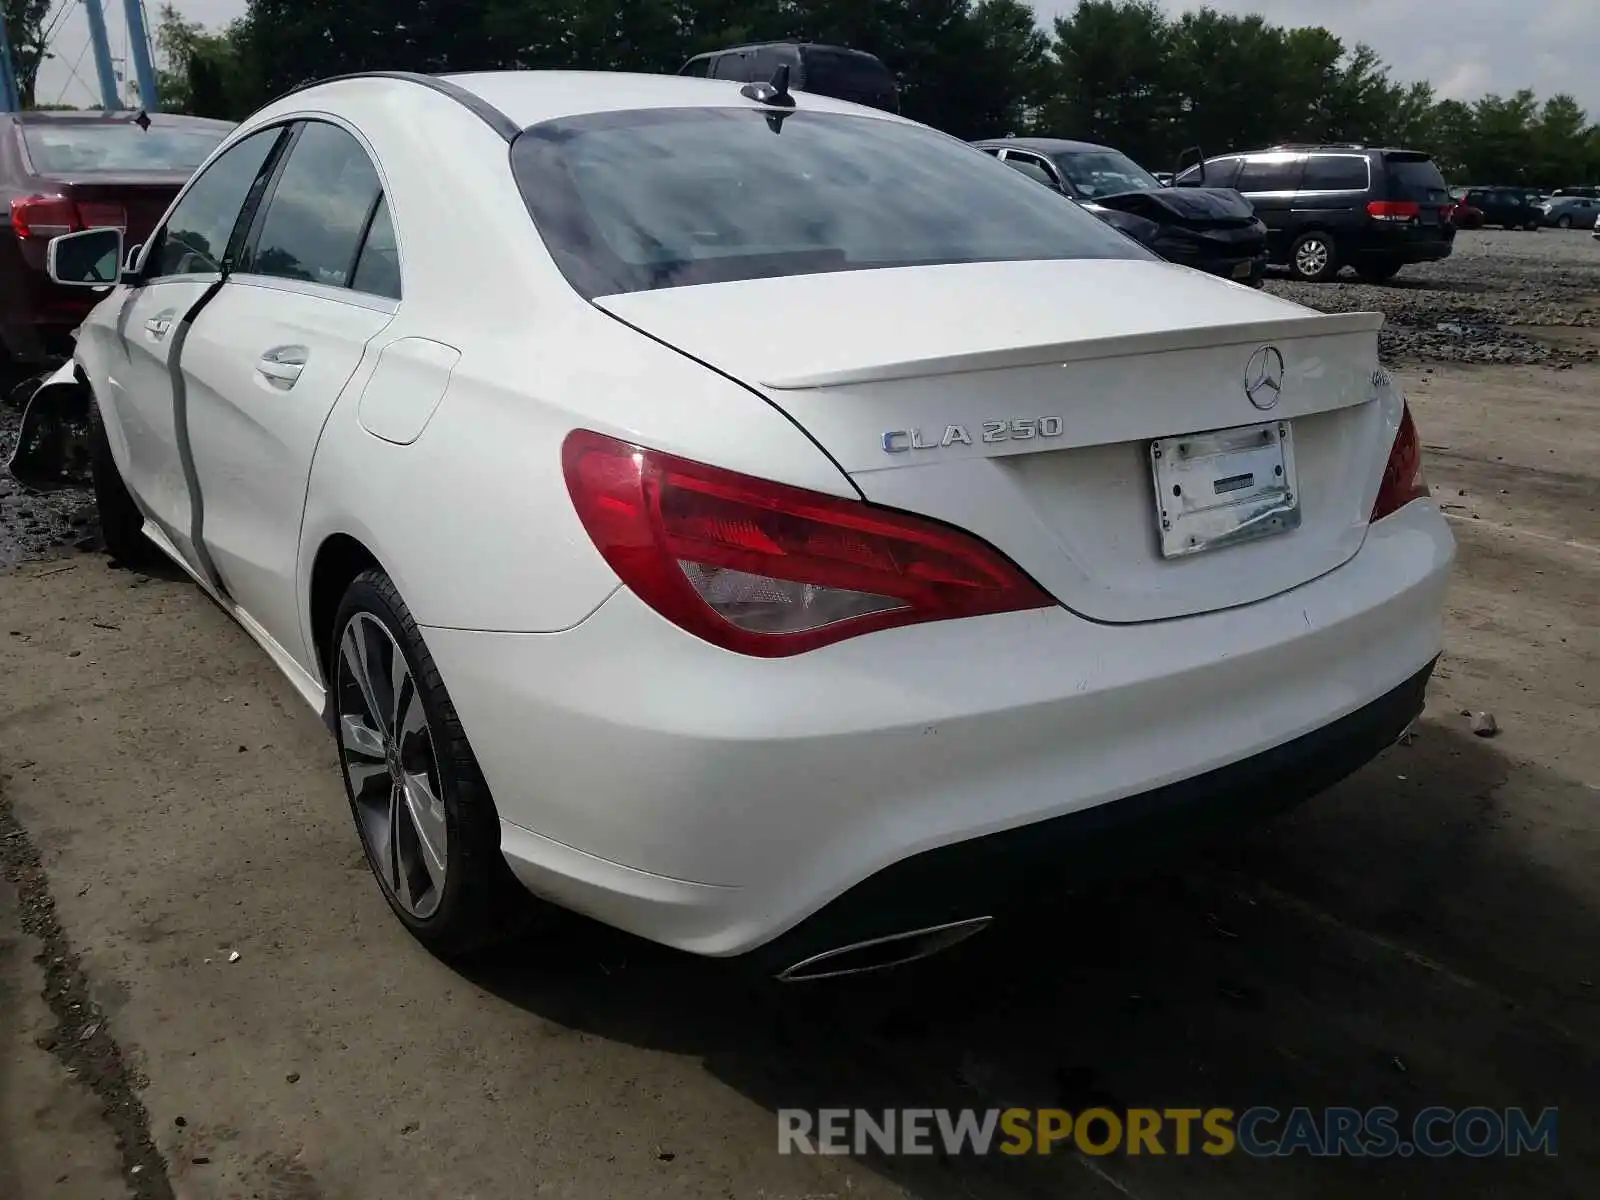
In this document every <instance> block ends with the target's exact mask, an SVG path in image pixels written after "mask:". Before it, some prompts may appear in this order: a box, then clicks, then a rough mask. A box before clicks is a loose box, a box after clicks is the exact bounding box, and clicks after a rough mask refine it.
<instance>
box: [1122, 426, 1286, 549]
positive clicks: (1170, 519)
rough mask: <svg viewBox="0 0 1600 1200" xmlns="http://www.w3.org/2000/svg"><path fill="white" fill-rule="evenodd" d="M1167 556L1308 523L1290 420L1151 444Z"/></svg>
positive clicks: (1151, 466) (1215, 546) (1253, 538)
mask: <svg viewBox="0 0 1600 1200" xmlns="http://www.w3.org/2000/svg"><path fill="white" fill-rule="evenodd" d="M1150 474H1151V477H1152V479H1153V480H1154V481H1155V489H1156V520H1157V524H1158V529H1157V532H1158V533H1159V534H1160V536H1161V554H1162V557H1164V558H1181V557H1183V556H1185V555H1189V554H1199V553H1201V552H1202V551H1205V550H1215V549H1217V548H1218V547H1220V546H1235V545H1238V544H1239V543H1240V542H1250V541H1254V540H1255V539H1256V538H1262V537H1270V536H1271V535H1273V534H1276V533H1285V532H1287V531H1289V530H1291V529H1298V528H1299V527H1300V493H1299V489H1298V488H1297V487H1296V484H1295V473H1294V439H1293V436H1292V434H1291V431H1290V424H1289V422H1288V421H1268V422H1266V423H1265V424H1262V425H1244V426H1241V427H1240V428H1238V429H1218V430H1213V431H1212V432H1210V433H1193V434H1186V435H1185V436H1183V437H1169V438H1160V439H1158V440H1156V441H1154V442H1151V443H1150Z"/></svg>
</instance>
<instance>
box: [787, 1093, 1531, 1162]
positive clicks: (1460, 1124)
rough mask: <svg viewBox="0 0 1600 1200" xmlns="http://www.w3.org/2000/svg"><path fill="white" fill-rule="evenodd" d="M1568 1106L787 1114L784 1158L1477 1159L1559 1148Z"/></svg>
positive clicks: (908, 1110)
mask: <svg viewBox="0 0 1600 1200" xmlns="http://www.w3.org/2000/svg"><path fill="white" fill-rule="evenodd" d="M1558 1119H1559V1112H1558V1110H1557V1109H1554V1108H1546V1109H1541V1110H1539V1111H1538V1113H1537V1114H1534V1113H1532V1112H1530V1111H1529V1110H1525V1109H1521V1108H1503V1109H1497V1108H1483V1107H1476V1108H1462V1109H1455V1108H1445V1107H1441V1106H1434V1107H1429V1108H1424V1109H1421V1110H1420V1111H1418V1112H1417V1113H1415V1114H1414V1115H1412V1116H1410V1117H1404V1116H1402V1114H1401V1113H1400V1112H1399V1110H1397V1109H1393V1108H1383V1107H1379V1108H1366V1109H1361V1108H1345V1107H1331V1108H1304V1107H1301V1108H1291V1109H1288V1110H1286V1111H1285V1110H1279V1109H1277V1108H1272V1107H1268V1106H1265V1105H1259V1106H1256V1107H1253V1108H1247V1109H1243V1110H1235V1109H1231V1108H1165V1109H1158V1108H1130V1109H1126V1110H1121V1111H1116V1110H1112V1109H1109V1108H1090V1109H1084V1110H1083V1111H1081V1112H1071V1111H1069V1110H1067V1109H1061V1108H1038V1109H1032V1108H1008V1109H997V1108H991V1109H981V1110H980V1109H970V1108H968V1109H948V1108H903V1109H884V1110H876V1111H869V1110H867V1109H859V1108H857V1109H851V1108H824V1109H815V1110H813V1109H800V1108H784V1109H779V1110H778V1152H779V1153H780V1154H867V1153H869V1152H873V1151H876V1152H878V1153H881V1154H896V1155H899V1154H908V1155H915V1154H941V1153H942V1154H945V1155H949V1156H952V1157H954V1156H957V1155H985V1154H996V1153H998V1154H1010V1155H1024V1154H1052V1153H1056V1152H1067V1151H1076V1152H1078V1153H1081V1154H1092V1155H1105V1154H1127V1155H1166V1154H1171V1155H1178V1156H1184V1155H1194V1154H1199V1155H1209V1156H1211V1157H1221V1156H1223V1155H1233V1154H1244V1155H1247V1156H1249V1157H1251V1158H1284V1157H1290V1156H1293V1155H1296V1154H1304V1155H1308V1156H1310V1157H1313V1158H1338V1157H1351V1158H1390V1157H1395V1156H1398V1157H1401V1158H1410V1157H1412V1156H1413V1155H1417V1156H1421V1157H1425V1158H1448V1157H1450V1156H1452V1155H1463V1156H1465V1157H1469V1158H1488V1157H1492V1156H1507V1157H1515V1156H1517V1155H1522V1154H1543V1155H1550V1156H1553V1155H1555V1153H1556V1148H1557V1146H1556V1133H1557V1124H1558Z"/></svg>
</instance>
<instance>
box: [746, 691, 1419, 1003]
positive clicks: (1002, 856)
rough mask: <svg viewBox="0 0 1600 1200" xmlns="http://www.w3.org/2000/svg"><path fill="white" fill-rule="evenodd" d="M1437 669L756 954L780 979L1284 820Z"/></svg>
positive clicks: (860, 890)
mask: <svg viewBox="0 0 1600 1200" xmlns="http://www.w3.org/2000/svg"><path fill="white" fill-rule="evenodd" d="M1433 667H1434V664H1433V663H1432V662H1430V663H1428V665H1427V666H1425V667H1423V668H1422V670H1420V671H1418V672H1417V673H1416V674H1415V675H1413V676H1411V678H1409V679H1407V680H1406V681H1405V682H1404V683H1402V684H1400V686H1399V687H1396V688H1394V689H1393V690H1391V691H1389V692H1386V693H1385V694H1384V695H1382V696H1380V697H1379V698H1378V699H1376V700H1374V701H1373V702H1372V703H1370V704H1367V705H1365V706H1363V707H1362V708H1359V709H1357V710H1356V711H1355V712H1353V713H1351V714H1350V715H1349V716H1346V717H1341V718H1340V719H1339V720H1337V721H1335V722H1333V724H1331V725H1328V726H1325V727H1324V728H1322V729H1317V730H1314V731H1313V732H1311V733H1308V734H1304V735H1303V736H1301V737H1298V738H1296V739H1294V740H1293V741H1291V742H1285V743H1284V744H1283V745H1280V746H1274V747H1273V748H1272V749H1270V750H1266V751H1263V752H1262V753H1260V754H1256V755H1252V756H1251V757H1250V758H1247V759H1244V760H1242V761H1240V762H1236V763H1230V764H1229V765H1228V766H1226V767H1221V768H1218V769H1217V770H1215V771H1208V772H1207V773H1206V774H1204V775H1198V776H1195V777H1194V778H1192V779H1185V780H1181V781H1179V782H1178V783H1174V784H1169V785H1167V786H1166V787H1162V788H1156V789H1155V790H1154V791H1149V792H1144V793H1141V794H1139V795H1137V796H1128V797H1126V798H1124V799H1122V800H1118V801H1117V802H1116V803H1114V804H1101V805H1097V806H1096V807H1094V808H1091V809H1087V810H1085V811H1082V812H1075V813H1068V814H1066V815H1064V816H1060V817H1055V818H1052V819H1050V820H1047V821H1039V822H1036V823H1035V824H1032V825H1025V826H1023V827H1021V828H1020V829H1009V830H1006V831H1005V832H1003V833H995V834H989V835H988V836H986V837H980V838H972V839H970V840H968V841H964V842H957V843H955V844H953V845H949V846H941V847H940V848H938V849H936V850H929V851H926V852H924V853H922V854H918V855H915V856H913V857H911V858H907V859H902V860H901V861H900V862H897V863H895V864H893V865H892V866H889V867H886V868H885V869H884V870H882V871H879V872H878V873H877V874H876V875H874V876H872V877H871V878H870V879H867V880H865V881H863V882H861V883H858V884H857V885H856V886H855V887H853V888H851V889H850V890H849V891H848V892H846V893H845V894H844V895H842V896H840V897H839V898H838V899H836V900H834V901H833V902H832V903H830V904H828V905H827V906H826V907H825V908H823V909H822V910H821V911H820V912H817V913H815V914H814V915H812V916H811V917H809V918H807V919H806V920H805V921H803V922H801V923H800V924H799V925H798V926H796V927H795V928H794V929H791V930H790V931H789V932H788V933H786V934H784V935H783V936H782V937H779V938H777V939H776V940H775V941H772V942H769V943H768V944H767V945H765V946H763V947H761V948H760V949H759V950H757V951H756V952H755V953H754V954H752V955H751V960H752V964H753V965H755V966H757V967H758V969H761V970H764V971H770V972H771V973H773V974H776V973H778V972H779V971H782V970H784V969H785V968H787V967H790V966H792V965H793V964H795V963H797V962H802V961H804V960H805V959H808V958H811V957H813V956H814V955H818V954H821V953H823V952H825V951H827V950H831V949H835V948H837V947H841V946H851V945H857V944H859V943H862V942H867V941H871V940H874V939H877V938H883V937H888V936H890V935H892V934H896V933H903V932H907V931H910V930H916V929H929V928H933V927H935V926H941V925H946V924H952V923H955V922H958V921H967V920H972V919H975V918H980V917H996V916H1002V915H1004V914H1005V913H1006V912H1008V911H1015V910H1016V909H1018V908H1020V907H1024V906H1029V905H1036V904H1038V903H1040V902H1041V901H1044V900H1046V899H1048V898H1050V897H1051V896H1053V895H1060V894H1063V893H1065V892H1069V891H1071V890H1073V889H1075V888H1079V887H1082V886H1083V885H1085V884H1089V883H1092V882H1095V881H1096V880H1104V879H1110V878H1116V877H1125V876H1127V875H1129V874H1131V873H1135V872H1137V871H1138V870H1140V869H1143V868H1149V867H1152V866H1155V865H1158V864H1159V863H1160V862H1161V861H1162V860H1164V859H1167V858H1169V857H1171V856H1173V855H1177V854H1180V853H1183V852H1186V851H1192V850H1193V849H1194V848H1195V847H1196V846H1198V845H1203V844H1204V843H1206V842H1207V841H1210V840H1212V839H1214V838H1216V837H1218V836H1219V835H1223V834H1226V833H1228V832H1229V831H1231V830H1235V829H1238V828H1240V827H1243V826H1246V825H1248V824H1250V823H1253V822H1256V821H1260V820H1265V819H1266V818H1268V817H1272V816H1275V815H1277V814H1279V813H1282V812H1284V811H1286V810H1288V809H1290V808H1292V807H1294V806H1295V805H1297V804H1300V803H1302V802H1303V801H1306V800H1309V799H1311V798H1312V797H1313V796H1316V795H1317V794H1318V793H1320V792H1322V791H1325V790H1326V789H1328V788H1330V787H1332V786H1333V785H1334V784H1336V783H1338V782H1339V781H1340V780H1341V779H1344V778H1345V777H1346V776H1348V775H1351V774H1353V773H1354V772H1356V771H1358V770H1360V769H1361V768H1362V767H1363V766H1365V765H1366V764H1367V763H1369V762H1371V761H1372V760H1373V759H1374V758H1375V757H1377V755H1378V754H1379V753H1381V752H1382V751H1384V750H1385V749H1387V748H1388V747H1389V746H1391V745H1393V744H1394V742H1395V741H1396V739H1398V738H1399V736H1400V735H1401V734H1402V733H1403V732H1405V729H1406V726H1407V725H1409V724H1410V723H1411V722H1412V721H1413V720H1415V719H1416V717H1417V715H1418V714H1419V713H1421V712H1422V706H1423V702H1424V700H1425V699H1426V697H1427V689H1428V679H1429V678H1430V676H1432V674H1433Z"/></svg>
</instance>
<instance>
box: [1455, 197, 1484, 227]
mask: <svg viewBox="0 0 1600 1200" xmlns="http://www.w3.org/2000/svg"><path fill="white" fill-rule="evenodd" d="M1450 223H1451V224H1452V225H1454V226H1455V227H1456V228H1457V229H1482V228H1483V223H1484V222H1483V209H1481V208H1475V207H1473V206H1472V205H1471V204H1468V203H1467V202H1466V201H1465V200H1457V201H1455V203H1454V204H1453V205H1452V206H1451V208H1450Z"/></svg>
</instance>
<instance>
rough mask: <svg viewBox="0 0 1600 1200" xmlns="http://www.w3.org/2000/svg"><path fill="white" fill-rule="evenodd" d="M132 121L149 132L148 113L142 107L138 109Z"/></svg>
mask: <svg viewBox="0 0 1600 1200" xmlns="http://www.w3.org/2000/svg"><path fill="white" fill-rule="evenodd" d="M133 123H134V124H135V125H137V126H138V127H139V128H140V129H142V130H144V131H145V132H146V133H149V132H150V114H149V113H147V112H145V110H144V109H142V108H141V109H140V110H139V115H138V116H137V117H135V118H134V119H133Z"/></svg>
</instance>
